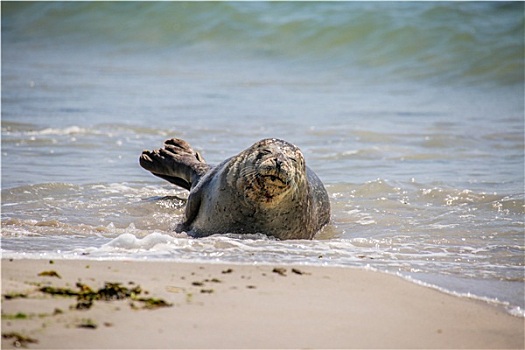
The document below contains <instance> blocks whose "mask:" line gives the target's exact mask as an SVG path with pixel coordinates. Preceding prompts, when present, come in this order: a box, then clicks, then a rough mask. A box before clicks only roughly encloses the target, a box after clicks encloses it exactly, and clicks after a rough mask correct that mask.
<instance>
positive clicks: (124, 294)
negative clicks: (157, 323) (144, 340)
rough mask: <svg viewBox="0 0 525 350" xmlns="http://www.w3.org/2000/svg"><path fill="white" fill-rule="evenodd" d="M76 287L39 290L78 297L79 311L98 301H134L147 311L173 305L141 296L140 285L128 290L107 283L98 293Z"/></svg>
mask: <svg viewBox="0 0 525 350" xmlns="http://www.w3.org/2000/svg"><path fill="white" fill-rule="evenodd" d="M76 287H77V288H78V290H73V289H70V288H59V287H50V286H46V287H41V288H40V289H39V290H40V292H42V293H45V294H49V295H57V296H66V297H77V304H76V305H75V308H76V309H77V310H87V309H89V308H91V306H93V302H94V301H97V300H102V301H113V300H125V299H130V300H132V301H137V302H142V303H144V304H143V308H147V309H154V308H159V307H168V306H171V305H172V304H170V303H168V302H166V301H165V300H163V299H159V298H144V297H141V296H140V294H141V293H142V292H143V290H142V288H141V287H140V286H138V285H137V286H135V287H133V288H128V287H125V286H123V285H122V284H121V283H112V282H106V283H105V284H104V287H102V288H100V289H98V290H96V291H95V290H94V289H93V288H91V287H90V286H88V285H86V284H83V283H77V284H76Z"/></svg>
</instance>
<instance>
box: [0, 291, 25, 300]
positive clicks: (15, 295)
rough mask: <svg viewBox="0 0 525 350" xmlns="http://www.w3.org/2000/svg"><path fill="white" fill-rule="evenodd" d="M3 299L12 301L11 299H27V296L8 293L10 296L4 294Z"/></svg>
mask: <svg viewBox="0 0 525 350" xmlns="http://www.w3.org/2000/svg"><path fill="white" fill-rule="evenodd" d="M3 297H4V298H5V299H6V300H11V299H17V298H27V294H26V293H8V294H4V295H3Z"/></svg>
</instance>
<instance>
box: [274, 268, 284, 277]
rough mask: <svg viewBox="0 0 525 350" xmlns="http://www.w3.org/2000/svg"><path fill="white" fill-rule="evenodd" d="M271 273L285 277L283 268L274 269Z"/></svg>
mask: <svg viewBox="0 0 525 350" xmlns="http://www.w3.org/2000/svg"><path fill="white" fill-rule="evenodd" d="M272 272H274V273H276V274H278V275H281V276H286V269H285V268H283V267H276V268H274V269H273V270H272Z"/></svg>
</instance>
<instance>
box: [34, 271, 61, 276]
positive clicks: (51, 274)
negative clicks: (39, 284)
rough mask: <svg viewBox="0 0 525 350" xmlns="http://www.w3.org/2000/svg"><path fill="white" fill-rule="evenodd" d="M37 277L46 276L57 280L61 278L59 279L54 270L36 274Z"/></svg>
mask: <svg viewBox="0 0 525 350" xmlns="http://www.w3.org/2000/svg"><path fill="white" fill-rule="evenodd" d="M38 276H47V277H57V278H62V277H60V275H59V274H58V273H57V272H56V271H54V270H50V271H42V272H40V273H39V274H38Z"/></svg>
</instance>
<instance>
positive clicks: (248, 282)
mask: <svg viewBox="0 0 525 350" xmlns="http://www.w3.org/2000/svg"><path fill="white" fill-rule="evenodd" d="M108 283H109V284H108ZM110 287H111V288H113V290H114V291H115V290H116V291H117V292H118V293H115V294H113V295H111V293H109V294H108V290H110V289H111V288H110ZM102 292H105V293H106V294H104V295H106V297H107V296H108V295H109V298H107V299H104V298H99V297H100V296H101V295H103V293H102ZM125 292H128V293H127V294H126V293H125ZM68 293H69V295H65V294H68ZM82 293H84V294H82ZM119 293H120V294H119ZM58 294H62V295H58ZM80 295H83V296H84V299H82V297H80ZM86 295H89V296H90V298H91V299H92V300H91V301H87V302H86V300H87V298H85V296H86ZM523 326H524V320H523V319H522V318H518V317H513V316H511V315H508V314H506V313H505V312H503V311H501V310H499V309H498V308H496V307H493V306H491V305H488V304H485V303H483V302H478V301H473V300H468V299H462V298H458V297H454V296H450V295H446V294H444V293H441V292H438V291H435V290H432V289H429V288H426V287H422V286H418V285H415V284H412V283H409V282H407V281H404V280H402V279H400V278H398V277H396V276H391V275H386V274H382V273H376V272H371V271H364V270H357V269H348V268H333V267H330V268H328V267H308V266H306V267H304V266H297V267H293V266H253V265H251V266H248V265H232V264H228V265H219V264H198V263H195V264H184V263H173V262H146V261H144V262H140V261H129V262H128V261H118V262H115V261H91V260H76V261H71V260H56V261H49V260H26V259H22V260H5V259H4V260H2V348H5V349H7V348H14V347H16V346H25V347H27V348H53V349H56V348H61V349H66V348H67V349H78V348H492V349H494V348H523V347H524V331H523Z"/></svg>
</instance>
